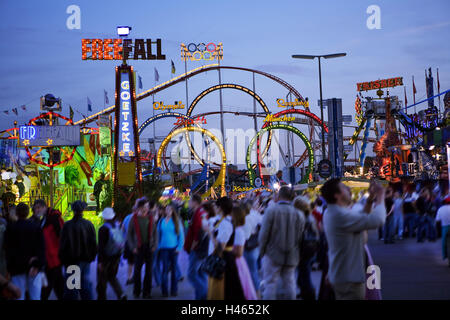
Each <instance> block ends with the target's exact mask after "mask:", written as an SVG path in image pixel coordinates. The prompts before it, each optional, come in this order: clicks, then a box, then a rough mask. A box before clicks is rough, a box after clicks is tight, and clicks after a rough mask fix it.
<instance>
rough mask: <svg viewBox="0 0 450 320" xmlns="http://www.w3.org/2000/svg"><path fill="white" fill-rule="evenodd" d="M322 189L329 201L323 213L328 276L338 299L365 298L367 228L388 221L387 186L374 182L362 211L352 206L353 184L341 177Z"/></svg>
mask: <svg viewBox="0 0 450 320" xmlns="http://www.w3.org/2000/svg"><path fill="white" fill-rule="evenodd" d="M321 193H322V196H323V197H324V198H325V200H326V201H327V203H328V207H327V210H326V211H325V213H324V217H323V223H324V230H325V235H326V239H327V242H328V260H329V269H328V279H329V281H330V283H331V284H332V286H333V289H334V292H335V294H336V299H337V300H363V299H364V298H365V288H366V287H365V281H366V273H365V271H366V270H365V249H364V244H365V231H366V230H369V229H376V228H378V227H380V226H382V225H383V224H384V221H385V219H386V208H385V205H384V188H383V187H382V186H381V185H379V184H378V183H371V185H370V187H369V197H368V198H367V200H366V203H365V205H364V208H363V210H362V211H360V210H353V209H351V208H350V205H351V200H352V199H351V192H350V188H349V187H347V186H346V185H344V184H343V183H342V182H341V181H340V179H330V180H328V181H327V182H326V183H325V184H324V185H323V187H322V189H321ZM373 206H374V208H373V209H372V207H373ZM371 211H372V212H371Z"/></svg>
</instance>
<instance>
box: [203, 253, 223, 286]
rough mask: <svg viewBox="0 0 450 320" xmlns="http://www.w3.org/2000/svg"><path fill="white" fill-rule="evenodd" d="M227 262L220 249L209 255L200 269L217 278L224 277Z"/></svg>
mask: <svg viewBox="0 0 450 320" xmlns="http://www.w3.org/2000/svg"><path fill="white" fill-rule="evenodd" d="M225 267H226V262H225V259H223V258H222V257H221V253H220V252H218V250H217V249H216V250H214V252H213V253H212V254H211V255H209V256H208V257H207V258H206V259H205V261H203V262H202V264H201V265H200V270H201V271H203V272H205V273H206V274H208V275H209V276H210V277H212V278H215V279H222V278H223V274H224V273H225Z"/></svg>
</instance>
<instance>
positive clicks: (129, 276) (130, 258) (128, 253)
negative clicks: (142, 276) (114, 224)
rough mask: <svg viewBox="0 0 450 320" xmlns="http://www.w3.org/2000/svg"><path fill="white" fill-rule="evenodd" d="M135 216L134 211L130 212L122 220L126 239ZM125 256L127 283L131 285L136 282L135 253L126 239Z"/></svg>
mask: <svg viewBox="0 0 450 320" xmlns="http://www.w3.org/2000/svg"><path fill="white" fill-rule="evenodd" d="M132 217H133V212H132V213H130V214H128V215H127V216H126V217H125V218H124V219H123V221H122V225H121V228H122V232H123V236H124V238H125V239H126V238H127V234H128V227H129V226H130V220H131V218H132ZM123 258H124V259H125V260H127V282H126V283H125V284H126V285H130V284H133V283H134V280H133V268H134V254H133V252H132V251H131V249H130V247H129V246H128V242H127V241H125V248H124V250H123Z"/></svg>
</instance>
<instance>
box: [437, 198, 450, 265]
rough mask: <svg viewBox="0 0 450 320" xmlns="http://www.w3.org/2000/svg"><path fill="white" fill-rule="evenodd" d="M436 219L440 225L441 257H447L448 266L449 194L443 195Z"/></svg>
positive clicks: (449, 234)
mask: <svg viewBox="0 0 450 320" xmlns="http://www.w3.org/2000/svg"><path fill="white" fill-rule="evenodd" d="M436 221H440V222H441V227H442V258H443V259H444V260H445V259H446V258H448V265H449V267H450V252H449V251H450V195H448V196H446V197H445V199H444V204H443V205H442V207H440V208H439V210H438V211H437V214H436Z"/></svg>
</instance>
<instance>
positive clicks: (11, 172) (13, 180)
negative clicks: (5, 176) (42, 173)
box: [8, 168, 17, 184]
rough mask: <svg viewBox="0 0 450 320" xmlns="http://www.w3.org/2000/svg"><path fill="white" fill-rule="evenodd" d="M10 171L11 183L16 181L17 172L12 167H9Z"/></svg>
mask: <svg viewBox="0 0 450 320" xmlns="http://www.w3.org/2000/svg"><path fill="white" fill-rule="evenodd" d="M8 173H9V179H10V180H11V183H12V184H14V183H16V178H17V173H15V172H14V171H13V169H12V168H9V169H8Z"/></svg>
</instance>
